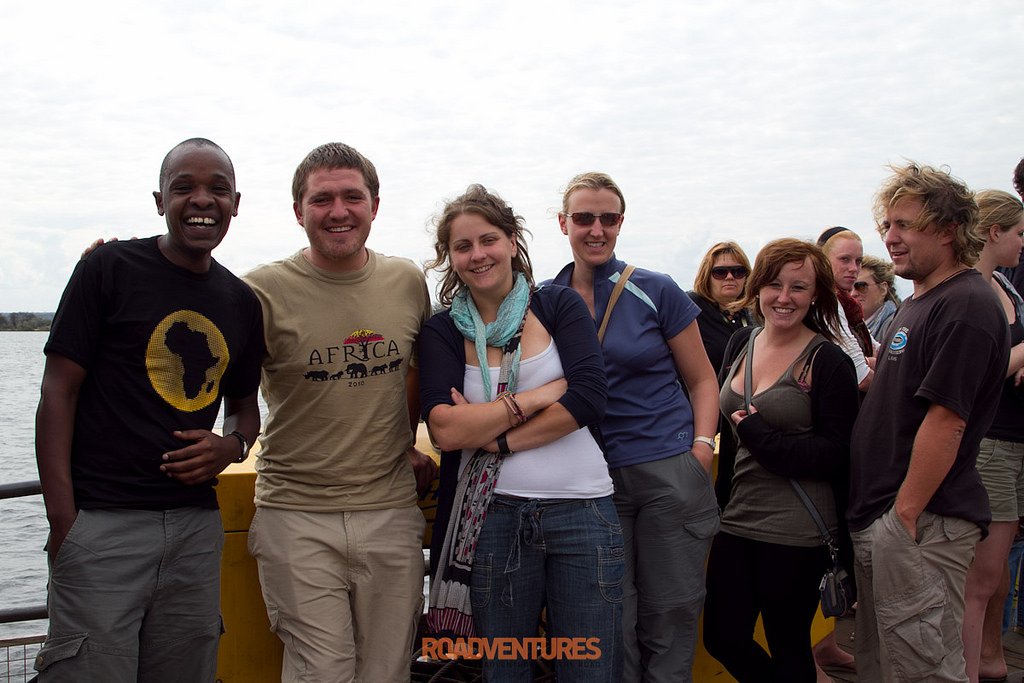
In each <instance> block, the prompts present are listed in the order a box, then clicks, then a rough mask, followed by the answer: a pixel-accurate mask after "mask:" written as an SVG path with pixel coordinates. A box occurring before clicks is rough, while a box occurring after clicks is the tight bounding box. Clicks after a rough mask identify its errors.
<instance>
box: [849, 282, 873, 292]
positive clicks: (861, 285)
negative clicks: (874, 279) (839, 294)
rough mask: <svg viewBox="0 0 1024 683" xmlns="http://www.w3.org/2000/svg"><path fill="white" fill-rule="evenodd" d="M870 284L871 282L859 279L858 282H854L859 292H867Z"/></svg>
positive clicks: (854, 286)
mask: <svg viewBox="0 0 1024 683" xmlns="http://www.w3.org/2000/svg"><path fill="white" fill-rule="evenodd" d="M870 286H871V283H870V282H865V281H864V280H857V281H856V282H854V283H853V288H854V289H856V290H857V291H858V292H866V291H868V287H870Z"/></svg>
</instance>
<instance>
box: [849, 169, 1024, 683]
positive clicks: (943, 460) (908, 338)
mask: <svg viewBox="0 0 1024 683" xmlns="http://www.w3.org/2000/svg"><path fill="white" fill-rule="evenodd" d="M893 171H894V173H893V175H892V176H891V177H890V178H889V179H888V180H887V181H886V182H885V184H884V185H883V186H882V189H881V190H880V191H879V193H878V195H877V196H876V199H875V218H876V220H877V222H878V229H879V232H880V233H881V234H882V236H883V238H884V240H885V245H886V248H887V249H888V250H889V255H890V256H891V258H892V261H893V264H894V265H895V268H896V274H897V275H899V276H900V277H904V278H907V279H909V280H912V281H913V283H914V294H913V296H912V297H911V298H910V299H907V300H905V301H904V302H903V305H902V306H901V307H900V309H899V311H898V312H897V313H896V317H895V318H894V319H893V321H892V323H891V325H890V328H889V329H890V331H891V332H892V333H891V334H890V337H891V339H892V341H891V342H890V344H889V346H888V348H885V349H882V350H880V352H879V357H878V362H877V365H876V366H875V371H876V373H877V374H876V375H875V380H874V383H873V384H872V386H871V390H870V391H869V392H868V395H867V397H866V399H865V401H864V404H863V406H862V407H861V411H860V415H859V417H858V419H857V423H856V425H855V427H854V433H853V439H852V444H851V482H850V483H851V495H850V507H849V509H848V512H847V517H848V519H849V523H850V530H851V532H852V534H851V535H852V538H853V542H854V548H855V555H856V557H855V569H856V575H857V584H858V589H859V601H860V605H859V608H858V610H857V626H856V628H857V646H856V656H857V671H858V675H859V676H860V678H861V680H867V681H905V680H906V681H909V680H914V681H918V680H929V681H966V680H967V678H966V672H965V661H964V655H963V641H962V639H961V628H962V622H963V611H964V582H965V579H966V574H967V569H968V566H969V565H970V563H971V560H972V558H973V556H974V545H975V544H976V543H977V541H978V539H979V538H980V537H981V535H982V534H983V533H985V531H986V528H987V525H988V522H989V508H988V496H987V494H986V492H985V489H984V488H983V487H982V484H981V478H980V477H979V476H978V472H977V471H976V470H975V460H976V458H977V455H978V443H979V441H980V440H981V437H982V436H984V434H985V432H986V430H987V429H988V427H989V424H990V423H991V421H992V417H993V415H994V412H995V409H996V405H997V403H998V398H999V391H1000V387H1001V385H1002V380H1003V376H1004V374H1005V372H1006V365H1007V360H1008V353H1009V337H1008V331H1007V325H1006V317H1005V316H1004V314H1003V312H1002V307H1001V306H1000V304H999V302H998V301H997V300H996V297H995V295H994V293H993V292H992V289H991V287H990V286H989V285H988V283H987V282H985V281H984V279H983V278H982V276H981V274H980V273H979V272H978V271H976V270H974V269H973V268H971V265H973V264H974V262H975V261H976V260H977V258H978V254H979V253H980V251H981V248H982V246H984V244H983V242H982V241H981V239H980V238H978V237H977V236H976V235H975V234H974V233H973V232H972V228H973V225H974V223H975V222H976V221H977V214H978V209H977V205H976V204H975V202H974V199H973V195H972V193H971V192H970V190H968V189H967V187H966V186H964V185H963V183H961V182H960V181H958V180H956V179H954V178H952V177H951V176H950V175H949V174H948V173H946V172H943V171H939V170H936V169H934V168H930V167H927V166H917V165H915V164H912V163H911V164H908V165H907V166H904V167H900V168H893Z"/></svg>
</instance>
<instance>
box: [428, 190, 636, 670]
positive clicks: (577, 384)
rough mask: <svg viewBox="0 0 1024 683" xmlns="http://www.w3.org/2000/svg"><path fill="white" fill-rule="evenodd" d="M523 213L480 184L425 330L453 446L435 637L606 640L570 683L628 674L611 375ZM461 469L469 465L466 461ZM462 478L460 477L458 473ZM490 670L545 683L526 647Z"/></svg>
mask: <svg viewBox="0 0 1024 683" xmlns="http://www.w3.org/2000/svg"><path fill="white" fill-rule="evenodd" d="M523 233H524V229H523V226H522V219H521V218H520V217H519V216H516V215H515V213H514V212H513V211H512V208H511V207H510V206H508V205H507V204H506V203H505V202H504V201H503V200H502V199H501V198H500V197H498V196H497V195H495V194H493V193H491V192H488V191H487V190H486V189H485V188H484V187H482V186H480V185H472V186H470V187H469V189H468V190H467V191H466V192H465V194H463V195H462V196H460V197H458V198H456V199H454V200H453V201H451V202H449V203H448V204H447V206H446V207H445V209H444V211H443V213H442V215H441V217H440V218H439V219H438V223H437V235H436V239H435V242H434V250H435V254H436V258H435V259H434V260H433V261H432V262H431V263H429V264H428V265H427V267H428V268H435V269H437V270H439V271H440V272H441V274H442V280H441V283H440V286H439V297H438V298H439V299H440V301H441V303H442V304H444V305H450V309H449V310H445V311H443V312H441V313H438V314H437V315H435V316H434V317H432V318H431V319H430V320H428V321H427V323H426V324H425V325H424V327H423V329H422V331H421V332H420V339H419V359H420V396H421V402H422V406H423V416H424V419H426V421H427V424H428V425H429V427H430V430H431V433H432V434H433V436H434V438H435V439H436V440H437V443H438V444H439V445H440V447H441V449H442V450H443V453H442V461H441V485H440V490H439V494H438V498H439V501H438V518H439V524H445V522H447V524H445V527H439V526H438V525H435V538H439V537H441V536H443V537H444V547H443V549H442V551H441V553H440V558H439V562H438V568H437V571H436V573H435V574H434V576H433V578H432V580H431V588H430V611H429V612H428V624H429V626H430V627H431V629H432V630H433V631H434V632H435V633H439V634H448V633H450V634H454V635H462V636H468V635H476V636H480V637H483V638H488V639H494V638H515V639H520V642H522V639H524V638H535V637H536V636H537V633H538V632H537V627H538V624H539V621H540V616H541V610H542V609H543V608H544V607H545V606H546V607H547V614H548V628H547V633H548V635H550V636H552V637H556V638H581V639H586V638H597V639H599V646H598V647H599V649H600V656H599V657H598V658H596V659H591V660H588V659H583V658H577V659H567V658H560V659H556V661H555V671H556V674H557V676H558V680H559V681H563V680H564V681H581V682H583V681H585V682H586V683H593V682H594V681H606V682H608V683H611V682H613V681H618V680H619V679H620V676H621V666H622V655H621V639H620V638H619V633H620V631H621V628H622V623H621V614H622V575H623V572H624V562H623V551H622V529H621V527H620V525H619V521H618V519H617V517H616V514H615V506H614V504H613V502H612V480H611V477H610V476H609V475H608V469H607V466H606V464H605V460H604V456H603V454H602V452H601V448H600V446H599V445H598V443H597V442H596V441H595V439H594V437H593V435H592V434H591V432H590V430H589V429H587V427H588V426H589V425H594V424H596V423H597V422H598V421H599V420H600V419H601V416H602V415H603V414H604V408H605V399H606V390H607V385H606V382H605V374H604V365H603V362H602V358H601V349H600V346H599V345H598V342H597V335H596V334H595V332H594V325H593V322H592V320H591V318H590V315H589V314H588V312H587V307H586V305H585V304H584V303H583V301H581V300H580V297H579V296H578V295H577V294H576V293H575V292H573V291H572V290H570V289H567V288H565V287H541V288H539V289H536V290H535V289H534V288H533V275H532V270H531V266H530V258H529V255H528V254H527V251H526V242H525V239H524V237H523ZM457 472H458V473H459V474H458V475H457V474H456V473H457ZM456 476H458V485H457V486H456V485H455V478H456ZM484 675H485V676H486V678H487V680H488V681H522V682H523V683H526V682H528V681H530V680H532V677H531V663H530V661H529V660H528V659H523V658H500V657H498V658H495V659H486V660H485V661H484Z"/></svg>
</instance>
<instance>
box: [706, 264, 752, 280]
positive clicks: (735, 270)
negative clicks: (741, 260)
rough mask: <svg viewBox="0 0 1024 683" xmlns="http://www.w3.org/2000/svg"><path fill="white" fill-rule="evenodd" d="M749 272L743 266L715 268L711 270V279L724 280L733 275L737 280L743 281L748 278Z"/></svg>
mask: <svg viewBox="0 0 1024 683" xmlns="http://www.w3.org/2000/svg"><path fill="white" fill-rule="evenodd" d="M747 272H748V271H747V269H746V268H744V267H743V266H715V267H714V268H712V269H711V277H713V278H715V279H716V280H724V279H725V278H726V277H728V276H729V275H732V276H733V277H734V278H735V279H737V280H742V279H743V278H745V277H746V276H747Z"/></svg>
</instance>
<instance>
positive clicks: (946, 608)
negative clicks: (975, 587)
mask: <svg viewBox="0 0 1024 683" xmlns="http://www.w3.org/2000/svg"><path fill="white" fill-rule="evenodd" d="M851 537H852V538H853V547H854V555H855V563H854V571H855V573H856V576H857V599H858V606H857V618H856V632H857V639H856V640H857V643H856V652H855V654H856V658H857V674H858V676H859V678H860V680H862V681H885V682H886V683H890V682H895V681H900V682H902V681H958V682H959V681H967V673H966V662H965V660H964V644H963V639H962V638H961V629H962V628H963V620H964V583H965V581H966V578H967V568H968V567H969V566H970V564H971V562H972V561H973V560H974V546H975V544H976V543H977V542H978V539H979V538H981V530H980V529H979V528H978V526H977V525H976V524H974V523H972V522H968V521H966V520H963V519H958V518H956V517H940V516H939V515H935V514H932V513H930V512H923V513H921V516H920V518H918V520H917V541H916V542H915V541H914V539H912V538H911V537H910V534H908V533H907V530H906V528H905V527H904V526H903V524H902V523H901V522H900V520H899V518H898V517H896V513H895V512H894V511H893V509H891V508H890V509H889V511H888V512H886V513H885V514H884V515H882V516H881V517H879V518H878V519H876V520H875V521H874V522H873V523H872V524H871V526H869V527H868V528H867V529H864V530H862V531H858V532H854V533H853V534H851Z"/></svg>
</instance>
